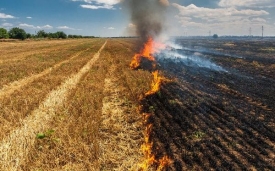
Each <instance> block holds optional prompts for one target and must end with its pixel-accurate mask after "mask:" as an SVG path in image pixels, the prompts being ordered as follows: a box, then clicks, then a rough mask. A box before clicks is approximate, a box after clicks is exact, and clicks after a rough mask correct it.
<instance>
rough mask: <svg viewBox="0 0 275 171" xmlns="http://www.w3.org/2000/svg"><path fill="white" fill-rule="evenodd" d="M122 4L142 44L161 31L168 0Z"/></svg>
mask: <svg viewBox="0 0 275 171" xmlns="http://www.w3.org/2000/svg"><path fill="white" fill-rule="evenodd" d="M124 3H125V5H126V7H127V9H128V12H129V13H130V15H131V21H132V23H133V24H134V25H135V26H136V35H137V36H139V37H140V38H141V41H142V43H144V42H146V41H147V40H148V38H149V37H152V38H154V37H157V36H158V35H159V34H160V33H161V32H162V31H163V29H164V23H165V19H164V18H165V16H164V14H165V11H166V8H167V6H168V4H169V2H168V0H125V1H124Z"/></svg>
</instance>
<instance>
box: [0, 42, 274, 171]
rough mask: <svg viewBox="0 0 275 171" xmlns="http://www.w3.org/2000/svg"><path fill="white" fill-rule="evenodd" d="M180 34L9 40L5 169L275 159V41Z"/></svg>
mask: <svg viewBox="0 0 275 171" xmlns="http://www.w3.org/2000/svg"><path fill="white" fill-rule="evenodd" d="M175 42H176V43H177V44H178V46H177V47H169V48H166V49H162V51H160V52H158V53H156V54H155V55H154V57H155V59H156V61H154V62H156V68H155V69H153V70H158V71H157V72H156V71H152V69H148V68H146V67H144V68H143V67H142V66H141V67H140V68H139V69H131V67H130V63H131V61H132V59H133V57H134V55H135V54H136V53H137V52H139V51H140V49H139V48H138V47H137V46H136V45H137V44H140V43H139V42H138V40H137V39H118V38H117V39H103V38H102V39H100V38H98V39H66V40H42V41H15V42H0V45H1V46H0V52H1V54H0V170H3V171H9V170H26V171H28V170H31V171H34V170H43V171H44V170H56V171H57V170H68V171H69V170H70V171H71V170H80V171H82V170H83V171H84V170H95V171H97V170H102V171H105V170H106V171H109V170H121V171H124V170H125V171H128V170H153V171H154V170H159V171H161V170H177V171H180V170H274V168H275V162H274V161H275V120H274V113H275V97H274V94H275V50H274V47H275V41H274V40H225V39H217V40H215V39H178V40H176V41H175ZM179 47H180V48H179ZM149 62H150V61H149ZM144 64H147V65H148V63H146V62H145V63H144Z"/></svg>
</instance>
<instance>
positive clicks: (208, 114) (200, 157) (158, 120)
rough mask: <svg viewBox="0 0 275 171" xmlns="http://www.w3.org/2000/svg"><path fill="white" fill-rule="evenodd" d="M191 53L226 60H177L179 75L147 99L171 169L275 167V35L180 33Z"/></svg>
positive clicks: (169, 66)
mask: <svg viewBox="0 0 275 171" xmlns="http://www.w3.org/2000/svg"><path fill="white" fill-rule="evenodd" d="M178 42H180V44H182V45H184V46H185V47H188V48H189V49H188V53H187V52H186V53H185V54H189V55H190V53H197V52H199V53H200V55H201V57H202V58H205V59H207V60H210V61H212V62H214V63H216V64H217V65H219V66H221V67H223V68H224V71H216V70H212V69H209V68H204V67H195V66H191V65H187V64H186V63H184V62H174V61H173V60H169V59H167V60H165V61H161V62H159V63H160V66H161V67H160V69H161V71H162V72H163V73H164V75H165V76H166V77H168V78H170V79H172V80H174V81H173V82H169V83H166V84H163V85H162V86H161V89H160V91H159V92H157V93H156V94H154V95H150V96H147V97H146V98H145V99H143V100H142V101H141V104H142V106H143V112H147V113H151V116H150V117H149V119H148V123H147V124H152V125H153V127H152V132H151V137H150V138H151V141H152V142H153V152H154V153H155V156H156V158H157V159H160V158H161V157H163V156H164V155H167V156H168V157H169V158H170V159H171V160H172V161H173V163H172V164H171V165H169V167H167V168H166V170H192V169H193V170H275V169H274V168H275V119H274V115H275V97H274V94H275V50H274V47H275V46H274V44H275V41H274V40H273V41H271V40H268V41H264V40H257V41H255V40H254V41H252V40H179V41H178Z"/></svg>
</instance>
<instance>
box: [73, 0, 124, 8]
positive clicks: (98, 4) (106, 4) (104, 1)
mask: <svg viewBox="0 0 275 171" xmlns="http://www.w3.org/2000/svg"><path fill="white" fill-rule="evenodd" d="M72 1H74V2H76V1H79V2H85V3H87V4H82V5H80V6H81V7H82V8H87V9H93V10H95V9H115V8H114V5H116V4H118V3H120V2H121V0H72Z"/></svg>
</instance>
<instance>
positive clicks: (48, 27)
mask: <svg viewBox="0 0 275 171" xmlns="http://www.w3.org/2000/svg"><path fill="white" fill-rule="evenodd" d="M38 27H39V26H38ZM40 28H41V29H52V28H53V27H52V26H51V25H48V24H47V25H44V26H41V27H40Z"/></svg>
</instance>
